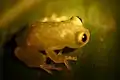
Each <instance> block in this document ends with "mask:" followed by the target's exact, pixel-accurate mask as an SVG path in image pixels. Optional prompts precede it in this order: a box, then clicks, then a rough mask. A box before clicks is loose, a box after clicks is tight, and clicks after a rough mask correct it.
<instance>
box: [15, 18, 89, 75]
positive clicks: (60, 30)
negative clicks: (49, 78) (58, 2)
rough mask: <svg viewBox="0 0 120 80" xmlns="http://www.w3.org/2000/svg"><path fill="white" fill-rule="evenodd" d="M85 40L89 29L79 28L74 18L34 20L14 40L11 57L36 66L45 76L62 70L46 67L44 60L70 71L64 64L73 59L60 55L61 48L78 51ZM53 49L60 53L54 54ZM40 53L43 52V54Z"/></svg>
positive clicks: (78, 20)
mask: <svg viewBox="0 0 120 80" xmlns="http://www.w3.org/2000/svg"><path fill="white" fill-rule="evenodd" d="M89 38H90V32H89V30H88V29H86V28H85V27H83V24H82V20H81V19H80V18H79V17H77V16H74V17H71V18H70V19H68V20H65V21H61V22H40V21H36V22H34V23H32V24H30V25H29V27H28V29H27V31H25V32H24V33H23V34H22V33H21V35H20V36H19V37H17V38H16V41H17V44H18V46H17V47H16V49H15V56H16V57H17V58H18V59H19V60H21V61H23V62H24V63H25V64H26V65H27V66H29V67H39V68H42V69H44V70H45V71H47V72H48V73H52V71H51V70H53V69H55V70H62V68H61V67H55V66H54V65H53V64H47V63H46V60H47V58H50V59H51V60H52V61H53V62H54V63H56V64H58V63H63V64H65V66H66V67H67V69H71V68H70V66H69V64H68V61H69V60H73V61H76V60H77V56H69V55H65V54H62V49H63V48H65V47H69V48H73V49H74V48H75V49H77V48H81V47H82V46H84V45H85V44H86V43H88V41H89ZM55 50H61V51H60V52H58V54H57V53H56V52H55ZM41 51H45V54H43V53H42V52H41Z"/></svg>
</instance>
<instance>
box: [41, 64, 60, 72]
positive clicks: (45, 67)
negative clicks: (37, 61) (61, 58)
mask: <svg viewBox="0 0 120 80" xmlns="http://www.w3.org/2000/svg"><path fill="white" fill-rule="evenodd" d="M40 68H42V69H44V70H45V71H46V72H48V73H50V74H52V71H51V70H57V71H61V70H62V68H60V67H55V66H54V65H48V64H44V65H40Z"/></svg>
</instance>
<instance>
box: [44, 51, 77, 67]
mask: <svg viewBox="0 0 120 80" xmlns="http://www.w3.org/2000/svg"><path fill="white" fill-rule="evenodd" d="M46 53H47V56H48V57H49V58H50V59H51V60H53V61H54V62H55V63H64V64H65V66H66V67H67V68H68V69H70V66H69V64H68V60H75V61H76V60H77V57H71V56H65V55H62V52H59V53H58V54H56V53H55V52H54V51H53V50H50V49H48V50H46Z"/></svg>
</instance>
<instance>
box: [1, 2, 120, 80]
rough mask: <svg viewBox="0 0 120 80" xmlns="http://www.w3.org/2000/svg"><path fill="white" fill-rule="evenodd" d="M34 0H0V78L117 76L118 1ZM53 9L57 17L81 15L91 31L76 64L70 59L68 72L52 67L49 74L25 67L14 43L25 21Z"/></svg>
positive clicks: (107, 79)
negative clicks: (15, 52) (52, 70)
mask: <svg viewBox="0 0 120 80" xmlns="http://www.w3.org/2000/svg"><path fill="white" fill-rule="evenodd" d="M36 1H38V2H36V3H34V2H35V1H33V2H32V0H29V1H27V0H11V1H10V0H1V1H0V59H1V64H0V65H1V69H0V70H1V71H0V72H1V80H2V79H6V80H49V79H51V80H61V79H63V80H64V79H67V80H88V79H90V80H119V74H120V54H119V53H120V52H119V37H120V31H119V30H120V27H119V25H120V23H119V19H120V18H119V1H115V0H36ZM30 2H31V3H32V4H29V3H30ZM27 5H28V6H27ZM53 13H55V14H57V15H58V17H59V16H64V15H65V16H74V15H77V16H80V17H81V18H82V19H83V21H84V26H85V27H86V28H88V29H89V30H90V32H91V38H90V41H89V43H88V44H87V45H86V46H84V47H83V48H81V49H80V50H79V51H78V56H80V57H79V60H78V61H77V63H76V64H74V63H73V64H72V63H71V64H72V65H71V66H72V71H71V73H69V72H66V71H62V72H55V71H54V74H53V75H50V74H48V73H46V72H45V71H43V70H42V69H33V68H28V67H27V66H26V65H24V64H23V63H22V62H21V61H19V60H18V59H17V58H16V57H15V56H14V53H13V52H14V48H15V47H16V43H15V41H14V37H15V36H14V35H15V34H16V33H21V32H22V31H20V30H21V28H23V27H26V26H25V25H26V24H28V23H30V22H32V21H34V20H38V19H42V18H44V17H46V16H47V17H49V16H51V15H52V14H53ZM81 54H82V55H81Z"/></svg>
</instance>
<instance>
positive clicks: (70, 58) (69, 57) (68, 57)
mask: <svg viewBox="0 0 120 80" xmlns="http://www.w3.org/2000/svg"><path fill="white" fill-rule="evenodd" d="M65 58H66V60H74V61H76V60H77V57H72V56H65Z"/></svg>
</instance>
